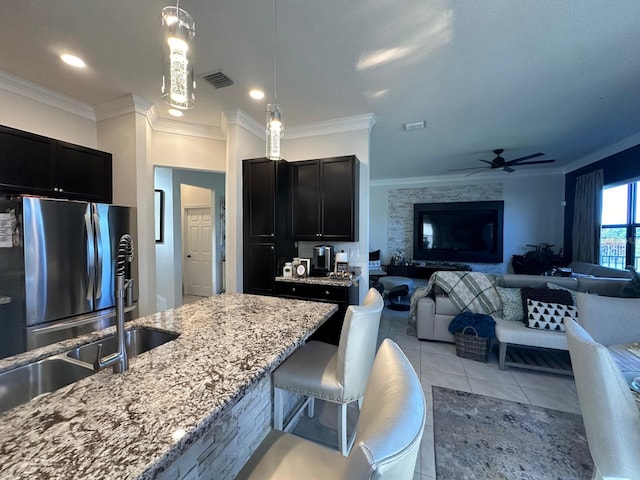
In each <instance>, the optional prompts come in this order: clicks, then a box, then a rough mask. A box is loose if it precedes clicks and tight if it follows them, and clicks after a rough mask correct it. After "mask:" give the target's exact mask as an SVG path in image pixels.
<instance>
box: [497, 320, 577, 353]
mask: <svg viewBox="0 0 640 480" xmlns="http://www.w3.org/2000/svg"><path fill="white" fill-rule="evenodd" d="M496 337H497V338H498V341H499V342H500V343H509V344H514V345H527V346H531V347H542V348H555V349H558V350H569V347H568V346H567V336H566V335H565V334H564V333H560V332H549V331H548V330H538V329H535V328H527V327H526V326H525V324H524V323H522V322H507V321H506V320H501V319H496Z"/></svg>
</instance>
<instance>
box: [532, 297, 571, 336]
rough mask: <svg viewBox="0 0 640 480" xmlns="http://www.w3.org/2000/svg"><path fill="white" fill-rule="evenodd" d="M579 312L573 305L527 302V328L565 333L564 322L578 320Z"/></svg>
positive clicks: (536, 301)
mask: <svg viewBox="0 0 640 480" xmlns="http://www.w3.org/2000/svg"><path fill="white" fill-rule="evenodd" d="M577 316H578V310H577V309H576V307H575V306H573V305H563V304H561V303H547V302H541V301H538V300H531V299H529V300H527V327H529V328H539V329H541V330H550V331H553V332H564V320H565V319H566V318H573V319H576V318H577Z"/></svg>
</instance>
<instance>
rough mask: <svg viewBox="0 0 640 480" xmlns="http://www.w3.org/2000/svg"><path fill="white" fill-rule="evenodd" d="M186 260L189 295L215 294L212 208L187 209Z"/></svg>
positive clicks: (187, 290)
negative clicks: (212, 266)
mask: <svg viewBox="0 0 640 480" xmlns="http://www.w3.org/2000/svg"><path fill="white" fill-rule="evenodd" d="M186 214H187V215H186V217H187V218H186V223H187V234H186V239H185V240H186V245H185V247H186V248H185V254H186V258H185V262H184V265H185V267H186V286H185V290H186V291H185V293H186V294H187V295H199V296H203V297H208V296H210V295H213V288H212V285H211V284H212V281H211V280H212V278H213V274H212V270H211V260H212V257H213V252H212V247H213V218H212V217H211V208H209V207H207V208H187V209H186Z"/></svg>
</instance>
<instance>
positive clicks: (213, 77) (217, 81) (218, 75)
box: [202, 72, 233, 88]
mask: <svg viewBox="0 0 640 480" xmlns="http://www.w3.org/2000/svg"><path fill="white" fill-rule="evenodd" d="M202 78H203V79H204V80H205V81H206V82H207V83H208V84H210V85H213V86H214V87H215V88H222V87H228V86H229V85H233V80H231V79H230V78H229V77H227V76H226V75H225V74H224V73H222V72H212V73H205V74H204V75H202Z"/></svg>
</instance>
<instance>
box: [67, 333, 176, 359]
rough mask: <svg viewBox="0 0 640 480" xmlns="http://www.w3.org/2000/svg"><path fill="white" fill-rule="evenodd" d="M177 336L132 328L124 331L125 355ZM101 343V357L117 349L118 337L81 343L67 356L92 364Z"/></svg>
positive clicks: (113, 336)
mask: <svg viewBox="0 0 640 480" xmlns="http://www.w3.org/2000/svg"><path fill="white" fill-rule="evenodd" d="M176 338H178V334H177V333H171V332H163V331H160V330H152V329H150V328H133V329H131V330H127V331H126V332H125V342H126V349H127V355H128V357H129V358H133V357H136V356H138V355H140V354H141V353H144V352H147V351H149V350H151V349H154V348H156V347H159V346H160V345H163V344H165V343H167V342H170V341H171V340H175V339H176ZM99 344H102V353H101V354H100V355H101V356H102V357H106V356H107V355H110V354H112V353H115V352H116V351H117V350H118V338H117V337H116V335H111V336H109V337H106V338H102V339H100V340H96V341H95V342H91V343H87V344H86V345H81V346H79V347H77V348H74V349H73V350H70V351H69V352H67V356H68V357H70V358H75V359H76V360H80V361H81V362H84V363H88V364H89V365H93V362H95V360H96V358H97V356H98V345H99Z"/></svg>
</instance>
